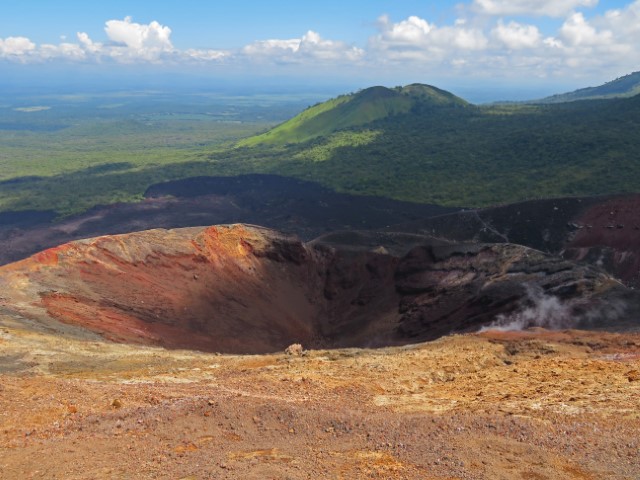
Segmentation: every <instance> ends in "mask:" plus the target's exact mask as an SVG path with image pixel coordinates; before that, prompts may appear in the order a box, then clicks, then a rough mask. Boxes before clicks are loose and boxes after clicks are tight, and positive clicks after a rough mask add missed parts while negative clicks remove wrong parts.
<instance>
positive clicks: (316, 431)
mask: <svg viewBox="0 0 640 480" xmlns="http://www.w3.org/2000/svg"><path fill="white" fill-rule="evenodd" d="M639 305H640V302H639V301H638V294H637V293H636V292H635V291H634V290H633V289H631V288H627V287H625V286H624V285H623V284H622V283H620V282H619V281H617V280H616V279H615V278H613V277H611V276H609V274H607V273H605V272H603V271H601V270H599V269H598V268H596V267H592V266H588V265H578V264H575V263H572V262H570V261H568V260H563V259H561V258H558V257H554V256H551V255H547V254H544V253H541V252H540V251H537V250H533V249H531V248H527V247H522V246H519V245H514V244H510V243H502V244H482V243H473V244H464V243H463V244H454V243H452V242H450V241H448V240H443V239H438V238H434V237H430V236H428V235H415V234H406V233H404V234H403V233H397V232H396V233H394V232H387V233H380V232H377V233H376V232H368V233H362V232H360V233H357V232H347V233H337V234H331V235H327V236H325V237H322V238H320V239H318V240H316V241H314V242H309V243H304V242H301V241H300V240H298V239H297V238H295V237H290V236H287V235H283V234H279V233H277V232H274V231H272V230H267V229H263V228H260V227H253V226H247V225H230V226H218V227H207V228H205V227H201V228H189V229H179V230H169V231H167V230H153V231H148V232H140V233H136V234H131V235H123V236H107V237H99V238H94V239H89V240H82V241H78V242H74V243H70V244H66V245H63V246H61V247H57V248H54V249H50V250H46V251H44V252H41V253H39V254H37V255H35V256H33V257H30V258H28V259H26V260H23V261H21V262H17V263H14V264H10V265H6V266H3V267H0V478H2V479H4V478H7V479H15V478H60V479H88V478H110V479H111V478H114V479H115V478H118V479H119V478H166V479H183V480H186V479H210V478H221V479H224V478H228V479H237V478H238V479H239V478H242V479H269V478H274V479H276V478H277V479H281V478H287V479H307V478H313V479H316V478H332V479H360V478H383V479H394V478H397V479H405V478H407V479H414V478H415V479H441V478H446V479H637V478H639V477H640V441H639V440H638V435H637V433H638V432H639V431H640V409H639V407H638V406H639V405H640V333H637V332H638V318H639V316H638V306H639ZM532 325H533V326H536V325H538V326H545V327H555V328H559V329H560V330H555V331H550V330H546V329H542V328H527V327H531V326H532ZM505 326H508V327H510V328H514V327H519V328H524V329H525V330H523V331H499V330H496V327H505ZM487 327H491V328H489V329H488V330H486V328H487ZM578 327H579V328H582V329H591V331H586V330H575V328H578ZM481 328H484V329H485V331H483V332H482V333H478V330H480V329H481ZM471 332H475V333H471ZM424 340H434V341H431V342H428V343H419V342H422V341H424ZM295 343H300V344H302V347H300V346H291V347H290V348H286V347H287V346H290V345H291V344H295ZM356 347H358V348H356ZM371 347H378V348H375V349H372V348H371ZM187 349H188V350H187ZM285 349H286V353H285ZM196 350H199V351H196ZM240 354H242V355H240ZM257 354H260V355H257Z"/></svg>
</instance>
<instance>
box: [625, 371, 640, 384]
mask: <svg viewBox="0 0 640 480" xmlns="http://www.w3.org/2000/svg"><path fill="white" fill-rule="evenodd" d="M626 375H627V378H628V379H629V381H630V382H640V371H638V370H631V371H630V372H627V374H626Z"/></svg>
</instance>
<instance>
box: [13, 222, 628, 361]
mask: <svg viewBox="0 0 640 480" xmlns="http://www.w3.org/2000/svg"><path fill="white" fill-rule="evenodd" d="M527 285H528V286H527ZM532 286H533V287H532ZM0 288H2V291H3V297H4V307H5V308H8V309H12V308H13V309H15V310H16V311H19V313H20V315H22V316H24V317H27V318H31V319H34V320H37V321H40V322H48V325H55V324H59V323H58V322H61V323H63V324H67V325H73V326H77V327H81V328H84V329H89V330H91V331H93V332H97V333H99V334H101V335H103V336H104V337H106V338H108V339H110V340H114V341H119V342H132V343H141V344H152V345H160V346H164V347H167V348H188V349H197V350H204V351H217V352H227V353H264V352H272V351H279V350H282V349H284V348H285V347H287V346H288V345H290V344H292V343H302V344H303V345H304V347H305V348H327V347H348V346H354V347H377V346H386V345H399V344H407V343H414V342H419V341H424V340H430V339H435V338H438V337H440V336H442V335H446V334H449V333H451V332H464V331H472V330H476V329H478V328H479V327H480V326H482V325H486V324H488V323H490V322H492V321H494V320H495V318H496V315H499V314H503V315H507V316H508V315H511V314H514V313H516V312H518V311H521V310H522V309H526V308H530V307H531V305H530V303H531V298H530V294H529V290H530V289H531V288H536V289H537V290H538V291H539V292H542V294H544V295H553V296H554V297H555V298H558V299H559V300H560V301H564V302H567V305H569V306H570V309H572V311H575V312H576V315H577V313H578V312H585V311H589V312H592V313H593V312H598V311H600V310H605V309H606V308H607V306H608V305H609V303H610V302H611V298H613V297H616V298H618V297H619V296H620V295H622V294H625V292H626V289H624V287H622V286H621V285H620V284H618V283H617V282H615V281H613V280H612V279H611V278H610V277H608V276H607V275H606V274H603V273H601V272H599V271H598V270H596V269H593V268H591V267H587V266H576V265H575V264H573V263H571V262H568V261H565V260H562V259H558V258H555V257H551V256H548V255H545V254H543V253H540V252H538V251H535V250H531V249H529V248H526V247H522V246H518V245H512V244H469V245H454V244H449V243H448V242H445V241H442V240H436V239H433V238H430V237H427V236H421V235H408V234H394V233H376V232H366V233H363V232H346V233H336V234H331V235H327V236H325V237H322V238H320V239H317V240H315V241H313V242H310V243H303V242H301V241H300V240H299V239H297V238H296V237H291V236H286V235H283V234H280V233H277V232H275V231H273V230H268V229H264V228H261V227H253V226H247V225H231V226H217V227H208V228H204V227H199V228H198V227H196V228H185V229H176V230H160V229H158V230H150V231H146V232H139V233H133V234H127V235H119V236H108V237H99V238H94V239H90V240H81V241H77V242H73V243H70V244H66V245H63V246H61V247H57V248H54V249H50V250H46V251H44V252H42V253H40V254H37V255H35V256H33V257H30V258H29V259H26V260H24V261H21V262H17V263H14V264H11V265H7V266H4V267H2V268H0ZM34 299H37V301H36V302H34ZM596 317H597V315H591V317H590V320H589V321H592V322H593V321H599V319H597V318H596Z"/></svg>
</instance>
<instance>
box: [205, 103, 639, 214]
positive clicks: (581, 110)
mask: <svg viewBox="0 0 640 480" xmlns="http://www.w3.org/2000/svg"><path fill="white" fill-rule="evenodd" d="M302 127H304V125H302V126H301V128H302ZM639 127H640V96H637V97H633V98H630V99H617V100H606V101H605V100H601V101H585V102H574V103H565V104H557V105H498V106H490V107H476V106H471V105H467V104H460V103H450V104H448V105H444V106H440V107H438V108H435V107H434V106H433V105H432V104H420V103H416V104H415V106H414V107H412V108H411V109H410V110H409V111H408V112H406V113H402V114H395V115H389V116H387V117H385V118H381V119H378V120H376V121H373V122H371V123H368V124H366V125H365V126H362V127H358V126H352V127H351V128H347V129H345V130H342V131H340V132H338V133H334V134H331V135H329V136H323V137H319V138H315V139H313V140H310V141H307V142H304V143H298V144H291V143H288V144H285V143H283V144H280V145H256V146H254V147H250V148H247V147H240V148H239V149H238V151H236V152H225V153H224V154H223V155H222V156H220V155H213V156H212V158H214V159H217V160H218V161H222V162H230V161H232V159H233V158H241V159H242V164H243V168H244V169H248V170H250V171H257V172H268V173H279V174H283V175H290V176H295V177H299V178H303V179H308V180H314V181H318V182H320V183H322V184H324V185H327V186H330V187H332V188H334V189H336V190H338V191H344V192H352V193H358V194H367V195H382V196H387V197H392V198H396V199H400V200H409V201H417V202H426V203H437V204H442V205H458V206H485V205H490V204H496V203H504V202H512V201H519V200H523V199H529V198H542V197H552V196H567V195H590V194H606V193H614V192H633V191H637V189H638V185H640V161H639V160H640V154H639V153H638V152H640V134H639V133H638V132H640V128H639ZM372 134H375V135H372ZM349 141H351V144H349ZM246 144H247V142H243V143H241V144H240V145H246ZM249 144H251V143H250V142H249Z"/></svg>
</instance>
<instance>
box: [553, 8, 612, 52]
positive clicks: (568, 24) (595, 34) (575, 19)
mask: <svg viewBox="0 0 640 480" xmlns="http://www.w3.org/2000/svg"><path fill="white" fill-rule="evenodd" d="M560 36H561V37H562V39H563V40H565V42H566V44H568V45H591V46H602V45H607V44H611V43H612V42H613V41H614V39H613V33H612V32H611V31H610V30H603V31H597V30H596V29H595V28H594V27H593V26H592V25H591V24H590V23H589V22H587V20H586V19H585V18H584V15H583V14H582V13H574V14H573V15H571V16H570V17H569V18H568V19H567V20H566V21H565V22H564V24H563V25H562V27H561V28H560Z"/></svg>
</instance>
